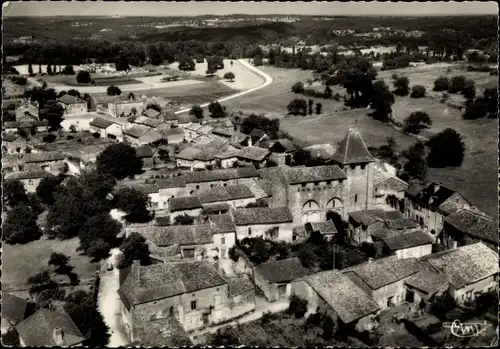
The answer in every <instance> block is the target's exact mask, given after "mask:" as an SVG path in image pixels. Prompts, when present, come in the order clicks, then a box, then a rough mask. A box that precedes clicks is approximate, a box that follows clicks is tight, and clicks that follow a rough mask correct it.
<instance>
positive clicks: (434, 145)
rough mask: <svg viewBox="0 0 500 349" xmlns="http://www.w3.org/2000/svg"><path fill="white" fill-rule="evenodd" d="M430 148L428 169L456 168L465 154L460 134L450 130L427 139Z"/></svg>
mask: <svg viewBox="0 0 500 349" xmlns="http://www.w3.org/2000/svg"><path fill="white" fill-rule="evenodd" d="M427 146H428V147H429V148H430V153H429V156H428V157H427V163H428V165H429V166H430V167H447V166H451V167H458V166H460V165H461V164H462V161H463V159H464V154H465V143H464V142H463V141H462V137H461V136H460V134H459V133H458V132H457V131H455V130H454V129H452V128H447V129H445V130H444V131H442V132H440V133H438V134H436V135H434V136H433V137H432V138H431V139H429V141H428V143H427Z"/></svg>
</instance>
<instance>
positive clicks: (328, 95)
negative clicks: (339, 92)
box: [323, 85, 333, 99]
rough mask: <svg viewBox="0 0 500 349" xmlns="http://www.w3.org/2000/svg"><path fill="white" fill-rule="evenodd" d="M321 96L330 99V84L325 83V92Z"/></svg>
mask: <svg viewBox="0 0 500 349" xmlns="http://www.w3.org/2000/svg"><path fill="white" fill-rule="evenodd" d="M323 97H324V98H327V99H331V98H332V97H333V91H332V89H331V88H330V86H328V85H326V87H325V92H324V93H323Z"/></svg>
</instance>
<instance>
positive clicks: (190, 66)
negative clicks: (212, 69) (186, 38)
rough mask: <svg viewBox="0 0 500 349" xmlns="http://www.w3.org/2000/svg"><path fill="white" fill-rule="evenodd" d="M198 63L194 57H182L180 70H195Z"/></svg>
mask: <svg viewBox="0 0 500 349" xmlns="http://www.w3.org/2000/svg"><path fill="white" fill-rule="evenodd" d="M195 69H196V63H195V61H194V60H193V59H182V60H180V61H179V70H191V71H193V70H195Z"/></svg>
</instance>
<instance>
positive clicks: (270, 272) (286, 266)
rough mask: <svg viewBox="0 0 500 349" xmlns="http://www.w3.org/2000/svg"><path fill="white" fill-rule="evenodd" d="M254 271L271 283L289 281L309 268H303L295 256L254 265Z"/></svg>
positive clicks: (307, 272) (305, 273) (306, 271)
mask: <svg viewBox="0 0 500 349" xmlns="http://www.w3.org/2000/svg"><path fill="white" fill-rule="evenodd" d="M255 271H256V272H259V273H260V274H262V276H263V277H264V278H265V279H266V280H267V281H269V282H270V283H273V284H274V283H281V282H290V281H293V280H295V279H297V278H300V277H303V276H305V275H307V274H309V270H308V269H306V268H304V267H303V266H302V264H301V263H300V260H299V259H298V258H296V257H295V258H289V259H281V260H277V261H270V262H265V263H262V264H259V265H257V266H256V267H255Z"/></svg>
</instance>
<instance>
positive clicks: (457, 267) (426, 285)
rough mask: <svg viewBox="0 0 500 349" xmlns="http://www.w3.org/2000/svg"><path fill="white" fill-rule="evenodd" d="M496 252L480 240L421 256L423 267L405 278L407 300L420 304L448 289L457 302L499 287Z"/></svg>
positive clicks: (471, 298)
mask: <svg viewBox="0 0 500 349" xmlns="http://www.w3.org/2000/svg"><path fill="white" fill-rule="evenodd" d="M498 261H499V259H498V253H496V252H495V251H493V250H492V249H490V248H489V247H487V246H486V245H484V244H483V243H481V242H478V243H475V244H472V245H467V246H462V247H459V248H456V249H453V250H448V251H443V252H439V253H434V254H431V255H429V256H425V257H422V258H421V262H422V264H423V268H422V270H421V271H420V272H419V273H417V274H415V275H414V276H413V277H411V278H409V279H408V280H407V281H406V287H407V291H406V293H407V301H409V302H414V303H417V304H418V303H419V302H420V300H421V299H426V300H428V299H429V298H430V297H431V296H432V295H434V294H439V293H441V292H443V291H444V290H449V291H450V294H451V295H452V296H453V297H454V298H455V300H456V301H457V302H458V303H464V302H466V301H468V300H473V299H474V298H475V297H476V296H477V295H478V294H480V293H485V292H491V291H495V290H497V289H498V272H499V267H498Z"/></svg>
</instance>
